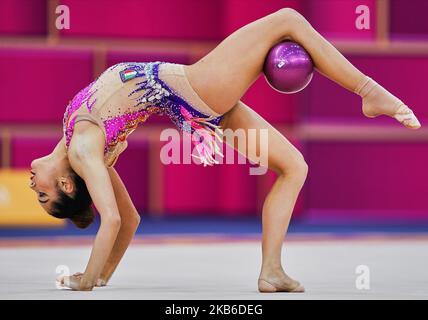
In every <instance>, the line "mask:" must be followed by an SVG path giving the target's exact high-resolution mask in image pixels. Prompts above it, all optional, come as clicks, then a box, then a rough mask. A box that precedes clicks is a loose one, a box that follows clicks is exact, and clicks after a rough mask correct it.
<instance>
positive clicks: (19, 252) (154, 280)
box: [0, 226, 428, 300]
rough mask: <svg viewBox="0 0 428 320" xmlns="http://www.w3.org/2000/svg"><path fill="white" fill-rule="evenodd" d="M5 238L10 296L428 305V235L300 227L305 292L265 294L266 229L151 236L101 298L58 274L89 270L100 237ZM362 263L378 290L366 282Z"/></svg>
mask: <svg viewBox="0 0 428 320" xmlns="http://www.w3.org/2000/svg"><path fill="white" fill-rule="evenodd" d="M245 228H247V229H249V227H248V226H246V227H245V226H244V228H243V229H245ZM247 231H249V230H247ZM253 231H254V230H253ZM0 234H1V233H0ZM2 235H3V236H2V237H0V299H204V300H205V299H428V272H427V270H428V250H427V249H428V233H426V232H412V233H408V232H381V233H373V232H367V230H366V231H363V232H357V233H355V232H354V233H349V232H343V233H341V232H334V233H332V232H319V231H317V232H302V231H298V230H297V231H296V230H295V231H292V232H291V233H290V234H289V236H288V238H287V240H286V243H285V249H284V250H283V261H284V265H285V267H286V271H287V272H288V273H289V274H290V275H291V276H292V277H295V278H296V279H298V280H300V281H301V282H302V284H304V286H305V288H306V292H305V293H301V294H290V293H275V294H266V293H265V294H260V293H258V292H257V286H256V285H257V277H258V273H259V266H260V256H261V250H260V235H259V233H256V232H245V233H229V232H226V233H206V232H205V233H186V232H183V233H175V234H171V233H169V234H156V233H155V232H154V233H150V232H148V234H144V232H143V234H139V235H137V237H136V239H135V241H134V242H133V244H132V245H131V247H130V248H129V250H128V252H127V253H126V255H125V257H124V259H123V261H122V263H121V264H120V265H119V267H118V269H117V271H116V273H115V275H114V276H113V278H112V279H111V282H110V284H109V285H108V286H107V287H103V288H95V289H94V291H92V292H73V291H70V290H59V289H57V288H56V285H55V277H56V272H57V271H58V272H62V271H60V269H58V270H56V268H57V266H58V265H63V266H66V267H67V268H69V269H70V271H71V272H73V273H74V272H76V271H83V269H84V267H85V265H86V262H87V259H88V257H89V254H90V249H91V247H90V244H91V241H92V239H93V236H88V235H86V236H81V237H76V236H75V235H68V236H57V235H49V236H46V235H44V236H41V235H34V234H26V235H23V236H22V235H21V236H20V237H16V236H13V235H8V236H5V234H4V233H3V234H2ZM360 265H364V266H367V267H368V270H369V278H367V277H366V278H365V281H366V282H365V283H367V281H369V285H370V289H358V288H357V286H356V280H357V278H358V277H359V276H360V274H357V270H356V269H357V267H358V266H360ZM60 268H61V267H60ZM365 275H367V272H366V273H365ZM359 279H360V280H361V278H359ZM357 282H358V283H361V281H357Z"/></svg>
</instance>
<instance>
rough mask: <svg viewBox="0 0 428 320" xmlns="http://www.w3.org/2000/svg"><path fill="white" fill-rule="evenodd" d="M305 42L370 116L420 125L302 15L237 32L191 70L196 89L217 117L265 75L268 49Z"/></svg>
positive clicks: (286, 14)
mask: <svg viewBox="0 0 428 320" xmlns="http://www.w3.org/2000/svg"><path fill="white" fill-rule="evenodd" d="M288 38H289V39H292V40H294V41H296V42H298V43H300V44H301V45H302V46H303V47H304V48H305V49H306V50H307V51H308V52H309V54H310V55H311V57H312V60H313V61H314V64H315V68H316V69H317V70H318V71H319V72H320V73H321V74H323V75H324V76H326V77H328V78H329V79H331V80H333V81H335V82H336V83H338V84H339V85H341V86H342V87H344V88H346V89H348V90H350V91H352V92H355V93H356V94H358V95H360V96H361V97H362V98H363V101H362V111H363V113H364V114H365V115H366V116H368V117H376V116H378V115H382V114H384V115H388V116H391V117H394V118H395V119H397V120H398V121H399V122H401V123H403V124H404V125H405V126H406V127H408V128H412V129H417V128H419V127H420V123H419V121H418V120H417V118H416V116H415V115H414V114H413V112H412V110H411V109H409V108H408V107H407V106H406V105H405V104H404V103H403V102H402V101H401V100H399V99H398V98H397V97H395V96H394V95H392V94H391V93H389V92H388V91H387V90H385V89H384V88H383V87H382V86H380V85H379V84H377V83H376V82H375V81H374V80H373V79H371V78H370V77H368V76H366V75H364V74H363V73H362V72H361V71H359V70H358V69H357V68H356V67H354V66H353V65H352V64H351V63H350V62H349V61H348V60H347V59H346V58H345V57H344V56H343V55H342V54H341V53H340V52H339V51H338V50H337V49H336V48H335V47H334V46H333V45H332V44H330V43H329V42H328V41H327V40H326V39H324V38H323V37H322V36H321V35H320V34H319V33H318V32H317V31H316V30H315V29H314V28H313V27H312V26H311V25H310V23H309V22H308V21H307V20H306V19H305V18H304V17H303V16H302V15H301V14H299V13H298V12H297V11H295V10H293V9H290V8H284V9H281V10H279V11H277V12H274V13H272V14H270V15H267V16H265V17H263V18H261V19H258V20H256V21H254V22H252V23H250V24H247V25H245V26H244V27H242V28H240V29H238V30H237V31H235V32H233V33H232V34H231V35H229V36H228V37H227V38H226V39H224V40H223V41H222V42H221V43H220V44H219V45H218V46H217V47H215V48H214V49H213V50H212V51H211V52H209V53H208V54H207V55H206V56H205V57H203V58H202V59H200V60H199V61H197V62H196V63H194V64H192V65H190V66H186V73H187V77H188V79H189V82H190V83H191V85H192V87H193V88H194V89H195V91H196V92H197V93H198V94H199V96H200V97H201V98H202V99H203V100H204V101H205V102H206V103H207V104H208V105H210V106H211V107H212V108H213V110H214V111H216V112H217V113H221V114H223V113H226V112H227V111H228V110H230V109H231V108H232V107H233V106H234V105H235V104H236V103H237V102H238V101H239V100H240V98H241V97H242V96H243V95H244V93H245V92H246V90H247V89H248V88H249V87H250V86H251V84H252V83H253V82H254V81H255V80H256V79H257V78H258V77H259V75H260V73H261V72H262V68H263V64H264V60H265V57H266V55H267V53H268V51H269V49H270V48H271V47H272V46H273V45H275V44H276V43H278V42H279V41H281V40H284V39H288Z"/></svg>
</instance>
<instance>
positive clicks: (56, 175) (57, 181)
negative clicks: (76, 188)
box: [29, 155, 73, 213]
mask: <svg viewBox="0 0 428 320" xmlns="http://www.w3.org/2000/svg"><path fill="white" fill-rule="evenodd" d="M30 172H31V178H30V185H29V187H30V188H31V189H32V190H34V191H35V192H36V194H37V200H38V201H39V203H40V205H41V206H42V207H43V209H44V210H45V211H46V212H48V213H49V211H50V206H51V204H52V202H54V201H55V200H56V199H57V197H58V188H60V189H61V190H62V191H64V192H65V193H71V192H72V190H73V182H72V180H71V178H69V177H68V175H67V168H66V166H65V165H64V164H63V162H61V161H57V160H55V157H52V156H51V155H48V156H45V157H42V158H38V159H35V160H33V161H32V162H31V170H30Z"/></svg>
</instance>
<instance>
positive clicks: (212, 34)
mask: <svg viewBox="0 0 428 320" xmlns="http://www.w3.org/2000/svg"><path fill="white" fill-rule="evenodd" d="M59 5H66V6H68V8H69V10H70V28H69V29H63V30H58V29H57V28H56V26H55V22H56V19H57V18H58V16H59V15H60V14H59V13H56V12H55V9H56V8H57V7H58V6H59ZM359 5H366V6H367V7H368V8H369V9H370V28H369V29H363V30H359V29H357V28H356V25H355V21H356V19H357V17H358V16H359V14H358V13H356V8H357V7H358V6H359ZM283 7H292V8H294V9H296V10H298V11H299V12H301V13H302V14H303V15H304V16H305V17H306V18H307V19H308V20H309V21H310V22H311V23H312V25H313V26H314V27H315V28H316V29H317V30H318V31H319V32H320V33H321V34H323V35H324V36H325V37H327V38H328V39H329V40H331V41H332V42H333V44H334V45H335V46H337V48H338V49H339V50H340V51H341V52H342V53H343V54H344V55H345V56H346V57H347V58H349V59H350V60H351V62H352V63H354V64H355V65H356V66H357V67H358V68H360V69H361V70H362V71H363V72H364V73H366V74H367V75H369V76H370V77H372V78H374V79H376V80H377V81H378V82H379V83H380V84H382V85H383V86H385V87H386V88H387V89H389V90H390V91H391V92H393V93H394V94H395V95H397V96H398V97H399V98H401V99H403V100H404V101H405V102H406V103H407V104H408V105H409V106H411V107H412V108H413V110H414V111H415V113H416V114H417V115H418V117H419V119H420V120H421V123H422V126H424V124H425V122H426V119H428V109H427V108H426V92H427V90H426V84H427V81H426V76H427V74H428V42H427V39H428V23H427V20H426V15H427V13H428V1H425V0H412V1H407V0H356V1H355V0H204V1H200V0H162V1H149V0H121V1H114V0H91V1H86V0H0V166H1V169H0V236H1V237H15V236H18V237H20V236H25V235H33V236H34V235H67V234H82V231H80V230H77V229H76V228H74V227H73V226H71V225H70V224H69V223H68V222H66V221H61V220H56V219H51V218H50V217H49V216H47V215H46V214H45V213H44V212H43V211H42V210H41V208H39V205H38V203H37V201H36V195H35V193H34V192H33V191H32V190H30V189H29V188H28V184H29V178H30V173H29V168H30V163H31V161H32V160H33V159H34V158H37V157H41V156H45V155H47V154H48V153H50V152H51V151H52V150H53V147H54V146H55V145H56V143H57V142H58V141H59V140H60V139H61V136H62V126H61V125H62V117H63V114H64V111H65V107H66V105H67V103H68V102H69V100H70V99H72V98H73V96H74V95H75V94H76V93H77V92H78V91H79V90H80V89H81V88H83V87H85V86H86V85H87V84H88V83H90V82H91V81H92V80H93V79H94V78H96V77H97V76H98V75H99V74H100V73H101V72H102V71H103V70H104V69H106V68H107V67H108V66H110V65H113V64H115V63H117V62H122V61H141V62H144V61H157V60H159V61H169V62H176V63H183V64H191V63H193V62H195V61H197V60H198V59H200V58H201V57H203V56H204V55H205V54H206V53H208V52H209V51H210V50H211V49H213V48H214V47H215V46H216V45H217V44H218V43H219V42H220V41H221V40H222V39H224V38H225V37H226V36H228V35H229V34H230V33H232V32H233V31H235V30H236V29H238V28H240V27H241V26H244V25H245V24H247V23H249V22H251V21H253V20H256V19H258V18H260V17H262V16H264V15H267V14H270V13H272V12H274V11H276V10H278V9H280V8H283ZM243 101H244V102H245V103H247V104H248V105H249V106H251V107H252V108H253V109H255V110H256V111H257V112H258V113H259V114H261V115H262V116H263V117H265V118H266V119H267V120H268V121H269V122H271V123H272V124H273V125H274V126H275V127H276V128H277V129H278V130H280V131H281V132H282V133H283V134H284V135H285V136H286V137H287V138H288V139H289V140H291V142H292V143H294V144H295V145H296V146H297V147H298V148H299V150H301V151H302V153H303V154H304V156H305V158H306V161H307V162H308V164H309V176H308V180H307V182H306V184H305V186H304V188H303V191H302V193H301V195H300V197H299V200H298V204H297V207H296V210H295V212H294V214H293V219H292V223H291V226H290V231H291V232H312V231H320V232H324V231H327V232H334V233H343V234H347V233H350V232H356V231H358V230H359V231H382V230H383V231H386V232H394V231H397V230H398V231H405V232H413V231H428V201H427V195H428V186H427V181H428V170H426V164H427V163H428V149H427V147H428V129H426V127H423V128H422V129H420V130H418V131H411V130H406V129H404V128H403V127H401V126H400V125H399V124H398V123H396V122H395V120H393V119H389V118H385V119H377V120H369V119H367V118H365V117H363V116H362V114H361V105H360V103H361V100H360V98H359V97H357V96H355V95H353V94H352V93H350V92H348V91H346V90H344V89H342V88H340V87H339V86H337V85H336V84H334V83H333V82H331V81H330V80H328V79H326V78H324V77H322V76H320V75H319V74H316V75H315V76H314V78H313V80H312V82H311V84H310V85H309V86H308V87H307V88H306V89H305V90H303V91H302V92H300V93H297V94H293V95H284V94H280V93H277V92H275V91H274V90H272V89H271V88H270V87H269V86H268V85H267V83H266V81H265V79H264V77H263V76H261V77H260V78H259V80H258V81H257V82H256V83H255V84H254V85H253V86H252V88H251V89H250V90H249V91H248V92H247V94H246V95H245V96H244V98H243ZM167 127H173V125H172V123H171V122H170V120H169V119H168V118H166V117H155V116H153V117H151V118H150V119H149V121H147V123H145V124H144V125H142V126H140V128H139V129H138V130H136V131H135V132H134V133H133V134H132V135H131V136H130V137H129V147H128V149H127V151H126V152H125V153H124V154H123V155H121V158H120V159H119V161H118V163H117V164H116V169H117V171H118V172H119V174H120V175H121V177H122V179H123V181H124V182H125V184H126V186H127V188H128V191H129V193H130V194H131V197H132V199H133V200H134V204H135V206H136V207H137V208H138V210H139V212H140V215H141V216H142V217H143V219H142V225H141V227H140V231H139V232H142V233H143V234H145V233H146V234H150V233H153V234H157V233H160V234H162V233H227V234H231V235H234V234H241V235H242V234H245V233H258V232H260V230H261V226H260V217H261V208H262V205H263V200H264V198H265V196H266V194H267V192H268V191H269V188H270V186H271V185H272V183H273V181H274V179H275V175H274V174H273V173H268V174H266V175H262V176H255V175H249V173H248V172H249V170H248V169H249V165H240V164H236V165H230V164H227V165H226V164H224V165H221V166H215V167H206V168H203V167H202V166H198V165H163V164H162V163H161V161H160V159H159V150H160V147H161V146H162V143H161V142H160V141H159V133H160V131H161V130H163V129H165V128H167ZM191 178H196V179H197V180H198V181H199V182H198V183H197V184H196V185H195V183H194V182H193V181H194V180H193V179H191ZM95 231H96V224H95V225H94V226H93V227H91V228H89V229H88V230H85V231H84V232H83V234H92V233H94V232H95Z"/></svg>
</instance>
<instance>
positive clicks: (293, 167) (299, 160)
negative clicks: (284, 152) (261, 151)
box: [279, 152, 309, 185]
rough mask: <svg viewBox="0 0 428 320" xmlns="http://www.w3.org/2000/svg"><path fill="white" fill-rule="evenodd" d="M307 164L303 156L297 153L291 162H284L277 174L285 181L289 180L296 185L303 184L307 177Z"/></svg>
mask: <svg viewBox="0 0 428 320" xmlns="http://www.w3.org/2000/svg"><path fill="white" fill-rule="evenodd" d="M308 170H309V167H308V164H307V163H306V161H305V158H304V157H303V155H302V154H301V153H300V152H299V153H296V155H295V156H294V157H293V158H292V160H287V161H284V162H283V163H282V164H281V165H280V167H279V173H280V174H281V175H282V176H284V177H285V178H287V179H289V180H290V179H291V180H293V181H296V182H298V183H301V184H302V185H303V183H304V182H305V180H306V177H307V175H308Z"/></svg>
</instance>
